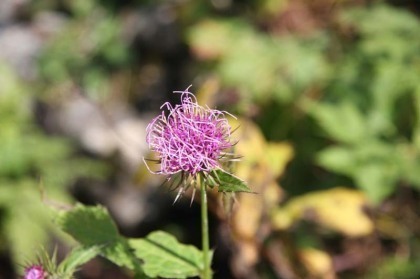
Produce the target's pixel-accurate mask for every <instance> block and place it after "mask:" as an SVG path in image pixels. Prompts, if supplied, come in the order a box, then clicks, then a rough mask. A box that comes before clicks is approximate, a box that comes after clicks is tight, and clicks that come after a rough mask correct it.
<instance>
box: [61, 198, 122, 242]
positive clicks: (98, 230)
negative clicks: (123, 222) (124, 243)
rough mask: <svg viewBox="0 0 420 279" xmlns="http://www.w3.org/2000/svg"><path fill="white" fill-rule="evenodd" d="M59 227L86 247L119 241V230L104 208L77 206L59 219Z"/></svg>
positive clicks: (63, 213)
mask: <svg viewBox="0 0 420 279" xmlns="http://www.w3.org/2000/svg"><path fill="white" fill-rule="evenodd" d="M57 223H58V224H59V226H60V227H61V228H62V229H63V230H64V231H65V232H67V233H68V234H70V235H71V236H73V237H74V238H75V239H76V240H77V241H78V242H80V243H82V244H83V245H86V246H92V245H104V244H109V243H112V242H115V241H117V240H118V236H119V235H118V230H117V227H116V226H115V224H114V221H113V220H112V219H111V217H110V216H109V214H108V212H107V210H106V209H105V208H104V207H102V206H95V207H88V206H82V205H77V206H76V207H75V208H74V209H72V210H70V211H66V212H62V214H61V215H60V216H59V218H58V219H57Z"/></svg>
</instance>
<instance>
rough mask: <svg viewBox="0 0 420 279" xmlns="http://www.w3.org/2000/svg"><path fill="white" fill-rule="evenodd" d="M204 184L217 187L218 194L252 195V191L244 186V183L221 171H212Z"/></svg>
mask: <svg viewBox="0 0 420 279" xmlns="http://www.w3.org/2000/svg"><path fill="white" fill-rule="evenodd" d="M205 183H207V184H208V186H210V187H215V186H218V187H219V192H247V193H252V190H251V189H250V188H249V187H248V185H246V183H245V181H243V180H241V179H239V178H238V177H236V176H234V175H233V174H230V173H228V172H225V171H224V170H221V169H218V170H215V171H213V173H211V174H210V175H209V178H206V180H205Z"/></svg>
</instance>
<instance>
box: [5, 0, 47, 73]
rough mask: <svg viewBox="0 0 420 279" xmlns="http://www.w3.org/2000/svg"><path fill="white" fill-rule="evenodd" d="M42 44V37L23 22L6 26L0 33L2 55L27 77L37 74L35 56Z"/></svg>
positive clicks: (18, 71)
mask: <svg viewBox="0 0 420 279" xmlns="http://www.w3.org/2000/svg"><path fill="white" fill-rule="evenodd" d="M0 2H1V1H0ZM0 10H1V8H0ZM41 45H42V41H41V38H40V37H38V36H37V35H36V34H35V33H34V32H33V31H32V30H31V29H30V28H28V26H25V25H23V24H19V25H11V26H9V27H5V28H4V29H3V30H2V32H1V33H0V57H1V58H3V59H4V61H7V62H8V63H10V64H11V65H12V67H13V68H14V69H15V70H16V72H17V73H18V74H19V75H20V76H21V77H23V78H25V79H33V78H34V77H35V76H36V65H35V58H36V56H37V54H38V52H39V50H40V49H41Z"/></svg>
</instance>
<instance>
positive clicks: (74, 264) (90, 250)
mask: <svg viewBox="0 0 420 279" xmlns="http://www.w3.org/2000/svg"><path fill="white" fill-rule="evenodd" d="M100 251H101V247H100V246H91V247H78V248H76V249H73V250H72V251H71V252H70V254H69V255H67V257H66V258H65V259H64V260H63V261H62V262H61V263H60V265H59V267H58V270H59V272H62V273H65V274H73V273H74V272H75V271H76V270H77V269H78V268H79V267H80V266H81V265H83V264H85V263H87V262H88V261H90V260H91V259H93V258H94V257H96V256H97V255H99V253H100Z"/></svg>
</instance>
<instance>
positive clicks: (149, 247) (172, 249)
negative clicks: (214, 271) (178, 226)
mask: <svg viewBox="0 0 420 279" xmlns="http://www.w3.org/2000/svg"><path fill="white" fill-rule="evenodd" d="M130 245H131V247H133V249H134V253H135V255H136V256H137V257H139V258H140V259H142V260H143V261H144V271H145V273H146V274H147V275H148V276H150V277H152V278H157V277H163V278H187V277H193V276H198V275H200V274H201V271H202V270H203V262H202V258H203V254H202V252H200V251H199V250H198V249H197V248H195V247H194V246H191V245H184V244H181V243H179V242H178V241H177V240H176V239H175V237H173V236H172V235H170V234H168V233H165V232H163V231H155V232H152V233H150V234H149V235H148V236H147V237H146V238H144V239H132V240H130Z"/></svg>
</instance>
